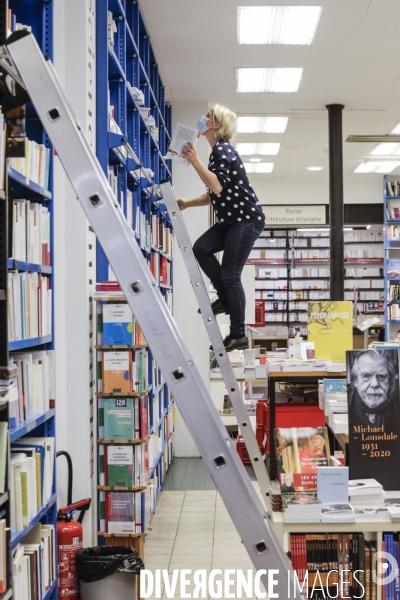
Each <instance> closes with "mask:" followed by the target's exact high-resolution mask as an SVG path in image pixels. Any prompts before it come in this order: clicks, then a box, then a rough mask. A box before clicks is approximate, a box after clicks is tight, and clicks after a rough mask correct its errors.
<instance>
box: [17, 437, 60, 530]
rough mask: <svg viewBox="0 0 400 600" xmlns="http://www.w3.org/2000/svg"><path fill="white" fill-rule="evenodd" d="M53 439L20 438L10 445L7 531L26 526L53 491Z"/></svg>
mask: <svg viewBox="0 0 400 600" xmlns="http://www.w3.org/2000/svg"><path fill="white" fill-rule="evenodd" d="M54 458H55V438H53V437H24V438H21V440H20V441H19V442H18V443H14V444H12V445H11V460H10V481H11V503H12V506H11V531H20V530H21V529H23V528H25V527H28V525H29V523H30V521H31V520H32V519H33V518H34V517H35V515H36V513H37V511H38V510H39V509H40V508H41V507H42V506H44V505H45V504H46V502H47V501H48V500H49V498H50V497H51V495H52V492H53V475H54Z"/></svg>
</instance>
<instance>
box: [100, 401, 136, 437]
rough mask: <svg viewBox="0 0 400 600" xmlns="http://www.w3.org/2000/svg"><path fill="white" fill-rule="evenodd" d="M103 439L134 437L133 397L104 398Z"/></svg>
mask: <svg viewBox="0 0 400 600" xmlns="http://www.w3.org/2000/svg"><path fill="white" fill-rule="evenodd" d="M104 439H105V440H133V439H134V405H133V398H104Z"/></svg>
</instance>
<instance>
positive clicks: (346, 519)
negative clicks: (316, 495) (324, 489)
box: [321, 503, 356, 523]
mask: <svg viewBox="0 0 400 600" xmlns="http://www.w3.org/2000/svg"><path fill="white" fill-rule="evenodd" d="M355 520H356V519H355V515H354V509H353V507H352V506H351V504H348V503H344V504H324V505H323V506H322V508H321V523H355Z"/></svg>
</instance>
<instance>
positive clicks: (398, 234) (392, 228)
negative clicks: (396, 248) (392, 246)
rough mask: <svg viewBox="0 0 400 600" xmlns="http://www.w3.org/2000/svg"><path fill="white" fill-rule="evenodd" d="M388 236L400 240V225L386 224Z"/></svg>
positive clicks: (389, 238)
mask: <svg viewBox="0 0 400 600" xmlns="http://www.w3.org/2000/svg"><path fill="white" fill-rule="evenodd" d="M386 238H387V239H388V240H399V239H400V227H399V225H386Z"/></svg>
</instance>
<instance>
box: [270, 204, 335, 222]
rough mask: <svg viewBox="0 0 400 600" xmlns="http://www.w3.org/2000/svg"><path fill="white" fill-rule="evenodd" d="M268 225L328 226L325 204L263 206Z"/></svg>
mask: <svg viewBox="0 0 400 600" xmlns="http://www.w3.org/2000/svg"><path fill="white" fill-rule="evenodd" d="M263 210H264V213H265V224H266V225H284V226H285V227H286V226H288V225H296V226H300V225H326V206H325V204H309V205H306V206H304V205H301V204H299V205H296V204H293V205H285V206H282V205H280V206H267V205H264V206H263Z"/></svg>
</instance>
